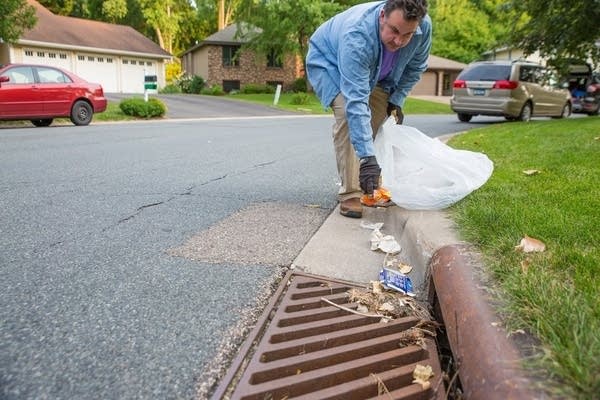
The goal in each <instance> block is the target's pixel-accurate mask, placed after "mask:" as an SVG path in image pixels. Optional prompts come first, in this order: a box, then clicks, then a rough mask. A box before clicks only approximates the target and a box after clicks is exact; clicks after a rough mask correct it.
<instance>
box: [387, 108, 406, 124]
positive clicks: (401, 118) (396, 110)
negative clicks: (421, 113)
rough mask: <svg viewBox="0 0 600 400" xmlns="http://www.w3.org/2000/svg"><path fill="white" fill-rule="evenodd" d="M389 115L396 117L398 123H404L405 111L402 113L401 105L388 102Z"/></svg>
mask: <svg viewBox="0 0 600 400" xmlns="http://www.w3.org/2000/svg"><path fill="white" fill-rule="evenodd" d="M387 115H388V117H389V116H390V115H393V116H394V118H396V124H398V125H402V123H403V122H404V113H402V107H400V106H397V105H395V104H392V103H388V106H387Z"/></svg>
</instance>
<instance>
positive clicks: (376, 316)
mask: <svg viewBox="0 0 600 400" xmlns="http://www.w3.org/2000/svg"><path fill="white" fill-rule="evenodd" d="M321 301H324V302H325V303H327V304H329V305H332V306H334V307H336V308H339V309H340V310H344V311H348V312H350V313H352V314H356V315H362V316H363V317H373V318H383V317H385V315H383V314H366V313H362V312H360V311H356V310H353V309H351V308H348V307H344V306H341V305H339V304H336V303H334V302H333V301H331V300H327V299H326V298H324V297H321Z"/></svg>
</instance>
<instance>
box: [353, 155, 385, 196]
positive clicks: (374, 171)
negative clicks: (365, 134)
mask: <svg viewBox="0 0 600 400" xmlns="http://www.w3.org/2000/svg"><path fill="white" fill-rule="evenodd" d="M380 174H381V168H379V164H377V159H376V158H375V156H369V157H364V158H361V159H360V173H359V174H358V180H359V182H360V188H361V189H362V190H363V192H365V193H366V194H373V190H375V189H377V188H378V187H379V175H380Z"/></svg>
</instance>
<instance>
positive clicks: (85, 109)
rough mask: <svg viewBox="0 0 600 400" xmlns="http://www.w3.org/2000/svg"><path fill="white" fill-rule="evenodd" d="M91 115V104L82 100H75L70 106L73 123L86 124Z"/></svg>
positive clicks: (92, 112) (89, 120)
mask: <svg viewBox="0 0 600 400" xmlns="http://www.w3.org/2000/svg"><path fill="white" fill-rule="evenodd" d="M93 115H94V110H92V106H91V105H90V104H89V103H88V102H87V101H84V100H77V101H76V102H75V104H73V108H71V122H72V123H74V124H75V125H88V124H89V123H90V122H92V116H93Z"/></svg>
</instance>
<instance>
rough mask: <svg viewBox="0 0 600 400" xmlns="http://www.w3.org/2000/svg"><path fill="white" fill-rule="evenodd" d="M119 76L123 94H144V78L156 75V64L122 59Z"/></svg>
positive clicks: (140, 60)
mask: <svg viewBox="0 0 600 400" xmlns="http://www.w3.org/2000/svg"><path fill="white" fill-rule="evenodd" d="M121 74H122V75H123V85H122V92H123V93H144V76H146V75H156V63H155V62H153V61H148V60H142V59H134V58H126V57H123V59H122V60H121Z"/></svg>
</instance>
